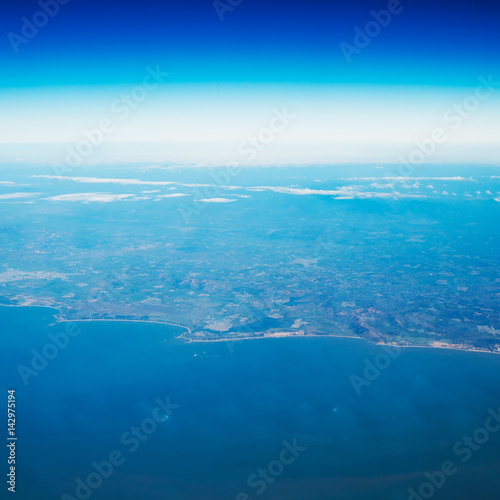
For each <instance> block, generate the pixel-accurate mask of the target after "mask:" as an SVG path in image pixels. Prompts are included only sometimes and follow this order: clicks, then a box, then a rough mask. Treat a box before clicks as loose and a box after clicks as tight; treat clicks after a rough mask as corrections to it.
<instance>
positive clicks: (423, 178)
mask: <svg viewBox="0 0 500 500" xmlns="http://www.w3.org/2000/svg"><path fill="white" fill-rule="evenodd" d="M342 180H344V181H379V180H388V181H400V182H404V181H472V182H477V180H476V179H473V178H472V177H468V178H466V177H349V178H345V179H342Z"/></svg>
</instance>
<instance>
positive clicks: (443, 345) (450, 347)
mask: <svg viewBox="0 0 500 500" xmlns="http://www.w3.org/2000/svg"><path fill="white" fill-rule="evenodd" d="M0 307H37V308H40V309H53V310H54V311H57V312H58V313H59V314H57V315H56V314H54V318H55V319H56V323H65V322H66V323H67V322H76V323H79V322H87V323H90V322H115V321H119V322H128V323H149V324H154V325H169V326H175V327H178V328H183V329H184V330H186V332H187V333H188V334H190V333H191V332H192V330H191V328H189V327H188V326H186V325H180V324H178V323H170V322H167V321H152V320H141V319H121V318H118V319H113V318H98V319H67V318H63V317H61V315H60V313H61V309H59V308H57V307H54V306H47V305H38V304H24V305H23V304H0ZM311 337H322V338H348V339H358V340H364V341H365V342H369V343H371V344H373V345H379V346H387V347H392V348H394V349H411V348H415V349H444V350H449V351H462V352H476V353H486V354H500V349H498V350H490V349H474V348H470V349H467V348H463V347H458V346H457V345H455V344H446V343H445V342H438V341H434V342H433V343H432V344H429V345H404V344H397V343H386V342H373V341H371V340H369V339H366V338H364V337H357V336H353V335H331V334H324V335H322V334H308V335H305V334H303V333H302V334H301V333H296V332H289V331H287V332H275V333H272V334H269V335H262V336H252V337H234V338H219V339H204V338H200V339H196V338H191V337H186V336H185V333H181V334H180V335H178V336H177V337H175V338H177V339H180V340H184V341H185V342H187V343H192V342H199V343H207V342H239V341H243V340H257V339H278V338H311Z"/></svg>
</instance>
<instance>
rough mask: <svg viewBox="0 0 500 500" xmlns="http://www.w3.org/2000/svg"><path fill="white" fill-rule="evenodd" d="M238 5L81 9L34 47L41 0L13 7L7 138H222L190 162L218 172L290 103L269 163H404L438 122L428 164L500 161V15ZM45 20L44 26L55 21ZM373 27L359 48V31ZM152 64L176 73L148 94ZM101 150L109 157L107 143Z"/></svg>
mask: <svg viewBox="0 0 500 500" xmlns="http://www.w3.org/2000/svg"><path fill="white" fill-rule="evenodd" d="M50 1H52V0H50ZM54 1H55V0H54ZM42 2H43V0H42ZM232 2H233V5H234V6H232V7H231V5H230V4H229V3H228V2H227V0H220V3H218V4H217V5H218V8H219V12H217V10H216V8H215V7H214V2H213V1H208V0H207V1H190V0H186V1H183V2H168V1H165V2H153V1H143V2H137V1H121V2H97V1H86V2H82V1H78V0H70V1H69V2H68V3H66V4H65V5H59V4H58V7H57V8H58V12H57V14H55V15H54V16H53V17H50V18H47V22H46V24H45V25H44V26H41V27H39V28H38V32H37V33H36V34H35V35H34V36H32V37H30V38H27V37H23V33H22V29H23V26H24V25H25V21H24V20H23V17H24V18H26V19H28V21H34V19H33V18H34V16H36V15H37V12H39V11H40V10H41V6H40V4H39V3H37V2H34V1H27V0H21V1H14V0H9V1H7V2H4V4H5V7H4V15H3V18H2V21H1V23H2V24H1V26H2V31H3V40H4V41H3V43H2V45H1V48H0V56H1V57H2V70H3V71H2V77H1V80H0V109H2V115H3V118H4V120H5V123H6V125H7V127H6V131H5V133H3V134H2V138H1V139H0V141H1V142H2V143H4V144H8V143H33V142H34V143H39V144H40V143H61V142H64V143H72V144H77V143H78V142H79V141H81V140H84V138H85V134H84V131H85V130H86V131H89V130H92V129H93V128H95V127H97V126H98V123H99V122H100V121H101V120H103V119H106V118H109V119H110V120H112V121H113V124H114V127H113V129H114V130H113V132H112V133H106V134H105V141H106V142H109V143H114V142H122V141H124V142H127V143H132V142H144V141H152V142H155V143H156V145H157V148H156V153H155V155H156V156H154V159H158V160H164V161H169V160H170V159H169V158H168V151H171V149H168V148H167V149H165V148H164V147H163V146H162V145H164V144H167V143H169V144H172V143H174V144H177V147H176V151H177V153H176V155H175V156H176V157H175V159H174V158H172V161H176V162H178V161H180V160H182V156H183V153H182V143H198V144H205V145H207V144H210V147H209V148H208V147H207V149H203V148H201V147H198V148H196V150H197V154H194V153H193V151H192V148H191V147H186V153H185V161H186V162H190V161H202V160H203V157H204V155H205V158H206V161H207V162H209V163H213V162H220V161H225V160H226V159H230V157H232V156H234V155H235V154H236V155H238V153H234V151H235V150H237V148H238V145H239V144H241V143H242V141H245V140H246V139H247V137H248V136H249V135H250V136H251V135H252V134H254V135H255V134H258V133H259V132H260V131H261V130H262V129H263V128H266V127H267V126H268V122H269V120H270V119H272V116H273V112H274V111H273V110H276V109H278V110H283V109H287V110H288V112H289V113H290V114H291V115H293V116H294V119H293V120H291V123H290V124H287V127H286V128H285V130H283V131H280V132H279V133H276V134H275V137H273V140H272V143H270V144H266V148H265V151H262V154H260V155H259V158H256V159H255V161H256V162H258V161H262V162H265V161H275V162H280V161H281V162H289V161H292V159H295V160H296V161H304V162H306V161H324V162H329V161H331V162H337V161H349V160H351V161H370V160H372V161H398V160H397V158H398V157H399V156H400V155H403V156H404V155H406V154H410V153H411V151H412V148H414V147H415V146H414V143H415V141H416V140H420V141H422V140H423V141H425V139H426V138H428V137H431V136H432V133H433V131H434V130H435V129H436V128H441V129H444V131H445V132H446V141H443V143H442V144H440V145H439V147H438V148H436V152H435V153H433V155H432V157H431V156H430V157H429V158H428V160H429V161H431V160H432V161H450V162H451V161H457V160H458V159H460V158H463V159H464V160H465V161H472V160H473V159H474V158H476V159H477V161H487V162H495V161H496V154H497V153H498V152H499V151H498V147H497V146H496V143H497V142H498V139H497V138H498V137H499V136H500V135H499V134H500V119H499V118H498V117H499V116H500V114H499V110H500V109H499V99H500V97H499V95H500V90H496V88H497V87H498V86H499V85H498V84H497V83H496V82H497V81H500V59H499V58H498V48H499V47H500V31H499V30H498V26H499V25H500V7H499V6H497V5H495V4H493V3H490V2H485V1H475V2H472V1H467V2H465V1H456V2H453V3H451V2H450V3H447V2H439V3H438V2H431V1H427V0H418V1H417V0H414V1H409V0H402V1H401V2H398V0H390V1H389V2H388V1H339V2H333V1H329V2H327V1H319V0H313V1H309V2H294V1H286V2H285V1H274V2H272V1H262V0H243V1H241V2H240V3H239V4H238V1H237V0H232ZM224 4H226V5H228V8H227V9H225V8H224V6H223V5H224ZM53 8H54V7H53ZM381 11H383V12H382V13H381ZM387 11H392V13H390V19H389V18H388V17H387ZM374 12H375V13H381V14H380V16H381V17H379V16H376V15H374ZM221 16H223V20H221V18H220V17H221ZM36 19H38V20H40V19H41V21H42V23H43V20H44V18H43V14H42V16H41V17H40V16H39V17H38V18H36ZM381 20H382V21H381ZM367 23H371V25H369V26H370V27H369V28H368V27H367ZM374 23H375V24H374ZM377 23H378V26H377ZM382 24H385V26H383V25H382ZM358 28H359V29H358ZM25 30H26V28H25ZM356 30H357V31H356ZM370 30H372V31H370ZM366 31H368V33H369V35H366V34H365V35H361V37H364V39H363V38H359V36H358V40H357V42H358V43H357V44H356V40H355V35H356V32H357V33H360V32H363V33H365V32H366ZM370 33H371V34H370ZM28 34H29V31H28ZM20 37H23V39H21V38H20ZM341 44H343V45H341ZM342 47H343V48H342ZM346 47H350V48H347V49H346ZM351 49H352V50H351ZM346 51H347V52H346ZM346 53H347V54H348V57H347V58H346ZM347 59H349V60H347ZM147 67H149V68H160V70H161V72H164V73H168V76H165V77H163V78H162V81H161V82H160V83H159V84H158V85H157V86H156V87H155V88H154V89H150V90H148V91H147V93H146V95H145V96H143V95H142V94H141V93H140V92H139V91H138V90H137V88H136V87H137V86H138V85H139V86H140V85H141V84H142V82H143V80H144V78H145V75H147V73H148V70H147V69H146V68H147ZM490 75H491V77H490ZM481 77H483V78H485V79H488V78H489V81H490V82H493V83H490V87H492V88H494V89H495V90H491V89H490V90H491V91H490V94H489V95H488V96H487V97H485V98H484V99H483V100H481V101H480V102H478V103H477V105H476V104H475V103H474V97H471V96H474V95H475V92H476V90H477V88H478V86H480V85H481V80H480V78H481ZM134 91H135V95H136V96H140V97H141V99H142V98H143V97H144V98H143V99H142V100H141V101H140V102H135V101H133V102H132V104H131V105H127V106H128V107H129V108H130V109H129V113H127V116H126V117H124V114H125V112H124V113H122V114H119V113H118V112H116V111H115V112H114V111H112V107H113V103H116V101H117V100H118V101H121V100H122V96H127V95H129V94H130V93H131V92H134ZM137 92H139V93H137ZM482 95H485V94H482ZM466 99H469V100H468V101H467V104H468V106H469V108H470V109H469V111H468V112H467V113H465V112H464V116H462V123H460V125H459V126H457V127H455V128H453V129H451V127H453V124H454V123H455V124H456V123H457V121H456V120H455V121H453V119H452V115H454V114H456V113H457V111H456V110H455V111H451V112H450V109H453V106H456V105H457V104H458V105H462V104H463V102H464V100H466ZM117 106H118V107H119V105H116V104H115V110H116V108H117ZM450 113H451V114H450ZM465 114H466V115H467V116H465ZM445 115H446V116H447V117H448V118H443V117H444V116H445ZM122 118H123V119H122ZM457 120H458V118H457ZM226 143H230V144H231V145H232V146H229V145H228V144H226ZM217 144H219V145H220V146H218V147H214V145H217ZM235 148H236V149H235ZM189 150H191V151H189ZM209 150H210V151H211V152H210V153H209ZM2 151H3V153H2ZM5 151H6V149H5V148H4V149H2V148H0V156H1V155H2V154H3V155H4V156H3V159H4V160H5V159H11V155H12V151H13V150H12V148H9V149H8V151H9V153H8V154H7V153H5ZM24 151H25V149H24ZM137 151H138V153H137V158H136V159H137V160H140V159H141V156H140V155H141V154H143V153H140V152H139V148H138V150H137ZM214 151H215V153H214ZM21 153H22V152H20V153H19V155H14V156H16V157H17V156H19V157H21V158H22V156H23V155H22V154H21ZM6 154H7V156H5V155H6ZM51 154H52V153H51ZM61 154H62V153H61ZM464 154H465V156H464ZM90 156H92V157H94V158H96V159H97V158H101V156H99V151H97V148H96V151H95V152H93V154H92V155H90ZM45 160H46V161H49V160H50V158H45ZM86 160H88V161H90V160H91V158H90V157H89V158H87V159H86Z"/></svg>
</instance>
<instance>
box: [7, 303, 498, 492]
mask: <svg viewBox="0 0 500 500" xmlns="http://www.w3.org/2000/svg"><path fill="white" fill-rule="evenodd" d="M55 313H57V311H55V310H52V309H46V308H35V307H0V324H1V325H2V334H3V346H4V349H3V350H2V354H1V358H2V362H1V365H0V366H1V367H0V374H1V378H2V382H3V383H2V387H3V388H4V390H5V402H6V401H7V397H6V396H7V394H6V390H7V388H15V389H16V395H17V406H16V410H17V421H16V427H17V429H16V432H17V437H18V441H17V462H16V473H17V484H16V496H15V497H13V498H17V499H18V500H25V499H26V500H28V499H30V500H33V499H37V500H55V499H60V498H66V499H68V498H91V499H92V500H94V499H95V500H100V499H106V500H108V499H118V498H119V499H122V500H129V499H130V500H132V499H133V500H137V499H141V500H156V499H172V500H188V499H189V500H208V499H217V500H226V499H227V500H234V499H237V500H249V499H256V498H259V499H273V500H285V499H286V500H295V499H296V500H319V499H340V500H378V499H380V500H389V499H401V500H403V499H407V498H409V497H410V493H409V492H408V489H409V488H414V489H415V491H417V492H418V491H419V488H421V487H422V484H423V483H425V482H426V481H427V479H426V477H425V475H424V474H425V473H426V471H427V472H429V473H432V472H434V471H436V470H439V469H441V467H442V464H443V462H444V461H446V460H450V461H452V462H453V463H454V465H455V467H456V472H454V473H453V474H450V475H449V476H446V478H445V481H444V484H443V486H441V487H439V488H437V487H436V486H432V485H431V488H429V487H427V488H426V487H423V489H422V490H421V492H422V493H423V494H427V493H429V492H432V495H431V496H432V497H433V498H436V499H443V500H447V499H453V500H457V499H483V500H488V499H498V498H499V495H500V474H499V472H500V455H499V451H500V432H490V433H489V434H488V435H487V436H486V435H484V433H481V432H479V433H477V429H479V428H481V427H483V426H484V422H485V420H486V419H487V418H488V416H489V413H488V411H489V410H494V411H497V412H498V409H499V407H500V356H497V355H494V354H487V353H471V352H459V351H451V350H442V349H419V348H415V349H402V350H401V351H399V352H398V351H390V352H391V356H389V354H387V351H386V350H385V348H383V347H381V346H376V345H373V344H370V343H368V342H365V341H363V340H358V339H350V338H320V337H310V338H269V339H256V340H247V341H241V342H231V343H227V342H213V343H201V342H198V343H195V342H193V343H188V342H185V341H183V340H180V339H177V336H178V335H179V334H180V333H182V331H183V330H182V329H181V328H178V327H173V326H165V325H156V324H146V323H133V322H119V321H112V322H95V321H94V322H79V323H73V324H70V325H69V326H68V324H66V323H63V322H59V323H58V322H56V321H55V317H54V314H55ZM56 334H59V335H58V336H57V338H58V339H59V342H60V347H57V346H56V349H54V348H48V347H47V346H48V345H49V344H54V338H55V337H54V335H56ZM69 334H71V335H72V336H70V335H69ZM51 336H52V338H51ZM37 353H39V354H40V355H43V356H44V357H45V361H44V360H43V359H41V358H40V357H38V356H37ZM49 357H50V358H51V359H48V358H49ZM34 359H35V361H33V360H34ZM382 359H383V360H385V365H384V366H383V368H382V369H380V370H379V372H378V373H377V372H375V373H371V372H369V373H368V375H369V378H370V379H371V380H369V381H368V382H369V384H366V385H362V387H360V389H359V391H356V390H355V387H354V386H353V383H352V381H353V375H355V376H357V377H360V378H363V377H365V375H366V374H364V371H365V369H366V366H368V365H370V364H371V363H378V364H380V363H379V362H380V361H381V360H382ZM388 360H389V361H388ZM32 363H34V365H33V364H32ZM386 365H387V366H386ZM370 366H371V365H370ZM380 366H382V365H380ZM27 370H28V371H27ZM29 370H32V371H29ZM355 380H357V381H359V379H357V378H356V379H355ZM5 404H6V403H5ZM157 408H160V409H159V410H158V409H157ZM2 413H3V414H4V415H5V412H2ZM155 418H156V420H155ZM134 427H135V428H136V430H135V431H134ZM4 428H5V429H6V422H5V427H4ZM134 432H135V433H136V434H135V435H134ZM475 432H476V434H475V435H476V436H479V437H481V439H482V441H484V439H486V441H485V442H482V443H481V445H477V443H476V442H475V441H474V442H473V445H474V448H475V449H474V451H470V452H469V453H467V450H466V448H467V447H466V446H465V445H464V443H463V442H462V443H461V444H459V445H457V443H459V442H461V441H463V439H464V437H466V436H474V433H475ZM457 446H458V448H457ZM290 447H291V448H292V450H293V451H287V452H284V450H285V449H288V448H290ZM454 449H455V450H458V451H459V453H457V452H455V451H454ZM467 449H469V450H470V448H467ZM6 450H7V449H6V448H5V447H4V453H5V461H4V464H5V465H4V470H5V471H6V470H7V465H6V461H7V460H6V459H7V451H6ZM111 457H113V458H114V459H116V460H115V461H116V463H118V462H119V465H115V466H113V465H112V468H113V470H112V471H111V469H109V467H107V465H106V464H104V465H103V462H109V461H110V459H111ZM117 457H120V459H119V460H118V459H117ZM93 463H94V465H92V464H93ZM96 464H101V468H100V471H101V472H100V473H97V472H96V467H95V465H96ZM98 467H99V465H98ZM262 471H264V472H263V473H264V476H261V478H258V476H259V474H262ZM89 475H90V476H89ZM104 476H107V477H104ZM438 476H439V474H438V475H435V476H434V477H435V478H436V477H438ZM4 477H5V476H4ZM262 477H265V478H267V479H262ZM79 480H81V481H82V483H85V482H87V481H88V482H89V483H90V484H91V485H92V487H88V486H87V487H81V488H80V489H78V485H79V484H82V483H79V482H78V481H79ZM436 480H437V479H436ZM429 484H430V483H429ZM4 488H5V491H6V489H7V485H6V484H4ZM65 494H66V495H67V496H66V497H64V496H63V495H65ZM422 498H424V497H422Z"/></svg>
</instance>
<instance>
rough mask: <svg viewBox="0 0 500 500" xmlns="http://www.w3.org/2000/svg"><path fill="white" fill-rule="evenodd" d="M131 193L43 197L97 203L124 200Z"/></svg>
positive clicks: (50, 199)
mask: <svg viewBox="0 0 500 500" xmlns="http://www.w3.org/2000/svg"><path fill="white" fill-rule="evenodd" d="M133 196H134V195H133V194H111V193H72V194H60V195H58V196H52V197H50V198H44V199H45V200H49V201H83V202H88V201H96V202H99V203H109V202H112V201H120V200H125V199H126V198H130V197H133Z"/></svg>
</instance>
